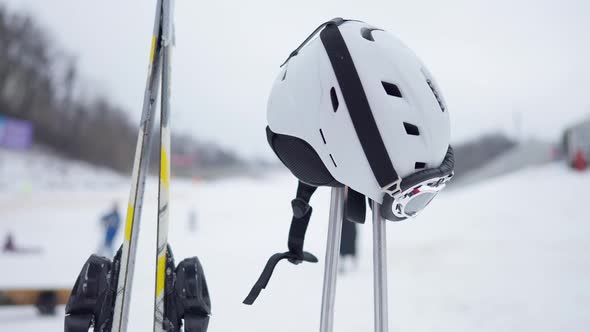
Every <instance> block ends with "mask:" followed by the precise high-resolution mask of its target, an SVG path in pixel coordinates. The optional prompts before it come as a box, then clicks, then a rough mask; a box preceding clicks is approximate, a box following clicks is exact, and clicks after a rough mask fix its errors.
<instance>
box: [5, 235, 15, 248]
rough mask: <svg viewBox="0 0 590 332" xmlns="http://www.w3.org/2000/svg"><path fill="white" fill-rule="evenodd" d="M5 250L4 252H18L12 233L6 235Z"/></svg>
mask: <svg viewBox="0 0 590 332" xmlns="http://www.w3.org/2000/svg"><path fill="white" fill-rule="evenodd" d="M3 250H4V252H16V246H15V245H14V237H13V236H12V233H8V234H6V240H4V246H3Z"/></svg>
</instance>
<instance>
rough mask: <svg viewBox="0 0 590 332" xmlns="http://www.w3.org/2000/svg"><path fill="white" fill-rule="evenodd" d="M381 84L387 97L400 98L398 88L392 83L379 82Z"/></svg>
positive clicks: (400, 94)
mask: <svg viewBox="0 0 590 332" xmlns="http://www.w3.org/2000/svg"><path fill="white" fill-rule="evenodd" d="M381 84H383V89H385V92H386V93H387V94H388V95H390V96H394V97H398V98H401V97H402V93H401V91H399V88H398V87H397V85H395V84H393V83H388V82H383V81H381Z"/></svg>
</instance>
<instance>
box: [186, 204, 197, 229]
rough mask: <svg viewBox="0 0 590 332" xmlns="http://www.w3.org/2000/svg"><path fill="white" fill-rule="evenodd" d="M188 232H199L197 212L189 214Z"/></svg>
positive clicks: (191, 211)
mask: <svg viewBox="0 0 590 332" xmlns="http://www.w3.org/2000/svg"><path fill="white" fill-rule="evenodd" d="M188 230H189V231H190V232H194V231H196V230H197V212H196V211H195V210H194V209H191V210H190V211H189V212H188Z"/></svg>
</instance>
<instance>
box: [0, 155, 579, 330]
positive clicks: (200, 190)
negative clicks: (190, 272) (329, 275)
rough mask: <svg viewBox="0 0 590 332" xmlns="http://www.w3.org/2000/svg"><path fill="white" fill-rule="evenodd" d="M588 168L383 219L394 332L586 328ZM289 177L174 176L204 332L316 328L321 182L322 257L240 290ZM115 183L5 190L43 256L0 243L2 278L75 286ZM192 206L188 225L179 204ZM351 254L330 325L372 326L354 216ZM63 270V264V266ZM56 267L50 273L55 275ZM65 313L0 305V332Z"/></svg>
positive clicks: (267, 242)
mask: <svg viewBox="0 0 590 332" xmlns="http://www.w3.org/2000/svg"><path fill="white" fill-rule="evenodd" d="M589 185H590V174H589V173H586V174H580V173H573V172H570V171H569V170H566V169H565V166H562V165H561V164H555V165H549V166H544V167H541V168H536V169H528V170H524V171H521V172H519V173H515V174H512V175H509V176H505V177H501V178H497V179H494V180H493V181H491V182H487V183H481V184H475V185H472V186H469V187H467V188H465V189H459V188H456V189H455V190H452V191H449V192H446V193H445V194H444V195H441V196H440V197H439V198H437V199H436V200H435V201H434V202H433V203H432V204H431V206H430V207H429V208H428V209H427V210H426V211H425V212H424V213H423V214H422V215H421V216H420V217H418V218H417V219H416V220H412V221H410V222H405V223H398V224H393V223H390V224H389V225H388V236H387V240H388V243H389V250H388V263H389V264H388V265H389V299H390V300H389V310H390V317H389V321H390V330H391V331H454V332H455V331H565V330H567V331H587V330H588V326H590V283H589V282H588V280H590V279H589V278H590V254H589V252H590V240H589V238H590V224H589V223H588V221H589V218H588V212H587V211H588V207H587V203H588V194H587V193H588V187H589ZM155 191H156V186H155V183H154V182H153V181H151V183H149V184H148V195H147V196H146V206H145V208H144V217H143V224H142V229H141V234H140V243H139V250H140V253H141V254H140V256H139V257H138V262H137V263H138V264H137V270H136V273H135V276H136V284H135V287H134V292H133V299H132V309H131V317H132V318H131V321H130V324H129V327H130V331H138V332H139V331H142V332H143V331H150V330H151V320H152V318H151V317H152V313H151V310H152V305H151V302H152V297H153V283H154V280H153V279H154V273H153V266H154V258H153V254H154V246H155V205H154V203H153V202H155V197H156V196H155ZM294 191H295V181H294V179H293V178H291V177H290V176H287V175H286V174H285V175H280V176H275V177H271V178H268V179H267V180H246V179H234V180H229V181H224V182H214V183H190V182H176V183H174V184H173V187H172V204H171V211H172V212H171V213H172V219H171V220H172V225H171V230H170V231H171V233H170V243H171V244H172V247H173V250H174V254H175V256H176V258H177V260H180V259H181V258H183V257H187V256H190V255H198V256H199V258H200V259H201V261H202V263H203V265H204V268H205V272H206V276H207V279H208V283H209V288H210V292H211V294H212V301H213V314H214V316H213V317H212V320H211V325H210V329H209V330H210V331H257V332H266V331H268V332H270V331H273V332H274V331H286V332H288V331H298V332H299V331H317V330H318V327H319V309H320V297H321V287H322V275H323V265H322V264H323V261H324V259H323V255H324V248H325V236H326V231H327V214H328V201H329V190H327V189H323V190H320V191H318V193H317V194H316V197H314V198H313V200H312V205H313V207H314V215H313V217H312V221H311V223H310V228H309V229H308V236H307V242H306V249H307V250H309V251H311V252H313V253H315V254H316V255H317V256H318V257H320V263H319V264H315V265H313V264H302V265H298V266H294V265H291V264H287V263H284V262H282V263H281V264H279V266H278V267H277V269H276V271H275V274H274V275H273V279H272V280H271V282H270V284H269V286H268V288H267V289H266V290H264V291H263V292H262V294H261V295H260V297H259V298H258V300H257V302H256V303H255V304H254V305H253V306H251V307H250V306H245V305H243V304H241V301H242V300H243V298H244V297H245V296H246V294H247V293H248V291H249V289H250V287H251V286H252V285H253V283H254V281H255V280H256V278H257V277H258V275H259V273H260V272H261V270H262V267H263V266H264V264H265V262H266V259H267V258H268V257H269V256H270V255H271V254H273V253H275V252H277V251H284V250H285V249H286V235H287V232H288V228H289V222H290V204H289V202H290V200H291V199H292V195H293V193H294ZM114 198H116V199H118V200H119V201H121V203H124V202H125V201H126V199H127V182H124V181H123V182H121V183H120V185H118V186H116V189H113V190H105V189H104V188H103V189H98V190H86V191H84V190H80V189H78V190H76V192H75V194H72V193H71V191H68V190H65V189H62V190H58V191H51V192H48V191H40V192H34V193H31V192H28V193H16V194H15V193H11V194H0V235H2V234H4V233H5V232H6V231H7V230H11V231H13V232H14V233H15V235H16V238H17V241H19V242H20V243H21V244H22V245H31V246H33V245H34V246H41V247H42V248H43V249H44V252H43V254H42V256H40V257H38V258H31V261H34V262H35V264H37V265H38V266H39V268H38V269H36V268H35V266H31V265H29V264H23V260H24V259H25V258H22V259H17V258H15V257H9V256H7V255H1V254H0V266H2V273H0V285H8V284H19V283H38V284H44V283H47V280H49V279H55V281H51V282H55V283H58V282H61V283H64V284H65V285H71V284H72V283H73V281H74V279H75V277H76V275H77V272H78V270H79V269H80V267H81V265H82V263H83V262H84V260H85V259H86V257H87V256H88V255H89V254H90V253H91V252H92V251H93V250H95V249H96V247H97V245H98V243H99V241H100V236H99V235H97V232H98V230H99V228H98V222H97V217H98V216H99V214H100V212H101V211H102V210H104V209H105V208H107V207H108V206H109V205H110V204H111V201H112V200H113V199H114ZM190 209H196V211H197V212H198V227H197V230H196V232H190V231H189V230H188V228H187V222H188V211H189V210H190ZM359 241H360V242H359V246H360V264H359V267H358V269H357V271H356V272H353V273H350V274H347V275H342V276H341V277H340V278H339V281H338V287H337V290H338V293H337V303H336V322H335V331H337V332H349V331H350V332H352V331H355V332H357V331H372V329H373V322H372V319H373V313H372V312H373V309H372V306H373V305H372V303H373V302H372V274H371V273H372V272H371V271H372V261H371V260H372V258H371V257H372V256H371V229H370V224H366V225H364V226H360V239H359ZM59 270H61V271H62V272H59ZM52 276H53V277H52ZM62 322H63V318H62V317H61V316H58V317H55V318H40V317H38V316H36V314H35V312H34V310H32V309H31V308H6V307H0V331H24V332H28V331H61V330H62V329H63V326H62Z"/></svg>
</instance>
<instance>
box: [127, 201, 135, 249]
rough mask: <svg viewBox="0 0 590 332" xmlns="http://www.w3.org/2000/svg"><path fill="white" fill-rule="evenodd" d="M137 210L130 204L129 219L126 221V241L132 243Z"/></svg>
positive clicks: (128, 207)
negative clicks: (134, 216) (132, 229)
mask: <svg viewBox="0 0 590 332" xmlns="http://www.w3.org/2000/svg"><path fill="white" fill-rule="evenodd" d="M134 210H135V208H134V207H133V205H131V204H129V205H128V206H127V219H126V220H125V241H127V242H131V226H132V224H133V211H134Z"/></svg>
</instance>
